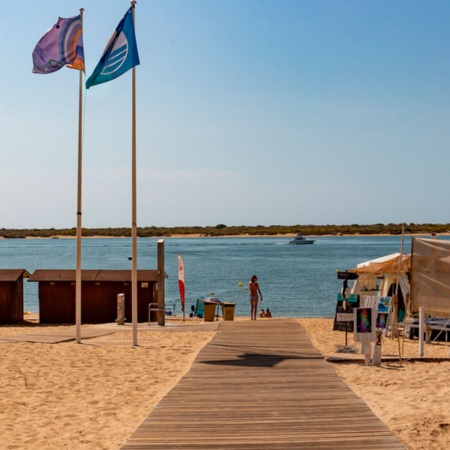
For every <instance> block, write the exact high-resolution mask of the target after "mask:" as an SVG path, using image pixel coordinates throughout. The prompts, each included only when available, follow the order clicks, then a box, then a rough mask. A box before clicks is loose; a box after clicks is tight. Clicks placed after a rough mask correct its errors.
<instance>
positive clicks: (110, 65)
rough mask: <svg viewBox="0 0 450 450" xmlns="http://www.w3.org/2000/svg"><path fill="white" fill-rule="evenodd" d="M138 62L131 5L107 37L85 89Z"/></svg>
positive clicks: (116, 76) (113, 76) (117, 75)
mask: <svg viewBox="0 0 450 450" xmlns="http://www.w3.org/2000/svg"><path fill="white" fill-rule="evenodd" d="M139 63H140V62H139V54H138V50H137V44H136V36H135V33H134V21H133V7H131V8H130V9H129V10H128V11H127V12H126V14H125V15H124V16H123V19H122V20H121V21H120V23H119V25H117V28H116V31H114V33H113V35H112V36H111V38H110V39H109V42H108V44H107V45H106V48H105V50H104V51H103V55H102V57H101V58H100V61H99V63H98V64H97V67H96V68H95V69H94V71H93V72H92V75H91V76H90V77H89V78H88V80H87V81H86V89H89V88H90V87H91V86H95V85H97V84H101V83H106V82H108V81H111V80H114V79H115V78H118V77H120V76H121V75H123V74H124V73H125V72H127V71H128V70H130V69H132V68H133V67H135V66H137V65H139Z"/></svg>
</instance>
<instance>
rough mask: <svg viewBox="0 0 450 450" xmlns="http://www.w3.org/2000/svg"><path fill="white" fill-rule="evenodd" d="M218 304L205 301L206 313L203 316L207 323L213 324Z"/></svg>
mask: <svg viewBox="0 0 450 450" xmlns="http://www.w3.org/2000/svg"><path fill="white" fill-rule="evenodd" d="M216 306H217V303H216V302H208V301H206V300H205V312H204V316H203V320H204V321H205V322H213V321H214V317H215V315H216Z"/></svg>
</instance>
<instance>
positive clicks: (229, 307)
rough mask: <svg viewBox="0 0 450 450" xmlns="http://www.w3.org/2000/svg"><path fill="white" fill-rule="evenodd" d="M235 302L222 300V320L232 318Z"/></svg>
mask: <svg viewBox="0 0 450 450" xmlns="http://www.w3.org/2000/svg"><path fill="white" fill-rule="evenodd" d="M235 306H236V303H231V302H224V303H223V304H222V314H223V320H234V307H235Z"/></svg>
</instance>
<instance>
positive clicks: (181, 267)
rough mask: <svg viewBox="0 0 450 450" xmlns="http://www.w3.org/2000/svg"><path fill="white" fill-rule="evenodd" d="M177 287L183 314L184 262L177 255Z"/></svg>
mask: <svg viewBox="0 0 450 450" xmlns="http://www.w3.org/2000/svg"><path fill="white" fill-rule="evenodd" d="M178 287H179V288H180V299H181V311H183V312H184V299H185V298H184V262H183V258H182V257H181V255H178Z"/></svg>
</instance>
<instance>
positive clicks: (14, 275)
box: [0, 269, 30, 281]
mask: <svg viewBox="0 0 450 450" xmlns="http://www.w3.org/2000/svg"><path fill="white" fill-rule="evenodd" d="M29 276H30V274H29V273H28V272H27V271H26V270H25V269H0V281H17V280H18V279H19V278H22V277H23V278H28V277H29Z"/></svg>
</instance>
